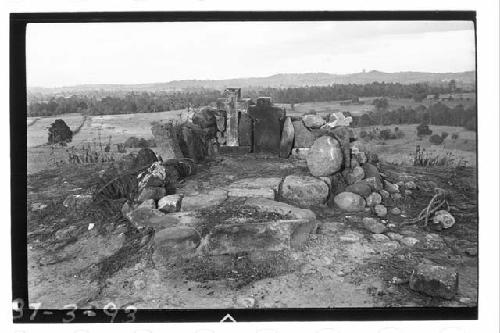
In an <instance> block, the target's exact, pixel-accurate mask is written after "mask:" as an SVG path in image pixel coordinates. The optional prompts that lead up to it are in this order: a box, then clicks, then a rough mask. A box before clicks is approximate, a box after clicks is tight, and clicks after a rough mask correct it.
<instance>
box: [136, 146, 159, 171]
mask: <svg viewBox="0 0 500 333" xmlns="http://www.w3.org/2000/svg"><path fill="white" fill-rule="evenodd" d="M157 161H158V157H156V154H155V152H154V151H152V150H151V149H149V148H141V150H139V152H138V153H137V156H136V158H135V161H134V164H135V165H134V166H135V167H136V168H142V167H147V166H150V165H151V164H153V163H154V162H157Z"/></svg>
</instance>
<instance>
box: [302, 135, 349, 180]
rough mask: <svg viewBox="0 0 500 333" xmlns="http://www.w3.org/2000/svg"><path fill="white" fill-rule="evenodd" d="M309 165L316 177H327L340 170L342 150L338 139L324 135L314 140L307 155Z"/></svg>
mask: <svg viewBox="0 0 500 333" xmlns="http://www.w3.org/2000/svg"><path fill="white" fill-rule="evenodd" d="M306 162H307V167H308V168H309V171H310V172H311V174H312V175H313V176H315V177H327V176H330V175H332V174H333V173H335V172H337V171H339V170H340V168H341V166H342V150H341V149H340V144H339V143H338V141H337V140H335V139H334V138H332V137H329V136H322V137H320V138H318V139H317V140H316V141H314V144H313V145H312V147H311V149H310V150H309V154H307V157H306Z"/></svg>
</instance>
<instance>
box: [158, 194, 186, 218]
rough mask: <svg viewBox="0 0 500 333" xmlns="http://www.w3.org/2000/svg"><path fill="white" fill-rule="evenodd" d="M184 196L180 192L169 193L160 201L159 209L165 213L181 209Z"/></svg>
mask: <svg viewBox="0 0 500 333" xmlns="http://www.w3.org/2000/svg"><path fill="white" fill-rule="evenodd" d="M181 200H182V196H181V195H179V194H172V195H167V196H164V197H163V198H161V199H160V200H159V201H158V209H159V210H161V211H162V212H165V213H175V212H178V211H179V210H180V209H181Z"/></svg>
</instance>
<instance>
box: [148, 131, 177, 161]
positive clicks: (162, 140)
mask: <svg viewBox="0 0 500 333" xmlns="http://www.w3.org/2000/svg"><path fill="white" fill-rule="evenodd" d="M151 132H152V133H153V136H154V137H155V142H156V146H157V147H158V149H157V152H158V154H159V155H160V156H161V158H162V159H163V160H164V161H165V160H168V159H181V158H184V155H183V154H182V151H181V148H180V146H179V142H178V141H177V133H176V131H175V128H174V126H173V124H172V123H171V122H168V123H159V122H158V123H154V124H153V126H152V127H151Z"/></svg>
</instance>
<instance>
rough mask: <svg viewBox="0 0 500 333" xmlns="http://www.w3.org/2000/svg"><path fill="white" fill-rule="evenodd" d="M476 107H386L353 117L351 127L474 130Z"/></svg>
mask: <svg viewBox="0 0 500 333" xmlns="http://www.w3.org/2000/svg"><path fill="white" fill-rule="evenodd" d="M374 104H375V105H380V104H382V105H385V103H383V102H377V101H376V100H375V101H374ZM476 114H477V112H476V107H475V106H470V107H467V108H465V107H464V106H463V105H461V104H459V105H456V106H455V107H453V108H450V107H449V106H447V105H446V104H444V103H441V102H438V103H434V104H431V105H429V107H425V106H424V105H419V106H417V107H416V108H411V107H403V106H401V107H399V108H397V109H393V110H390V109H388V108H387V107H382V108H376V109H375V111H372V112H367V113H364V114H363V115H361V116H353V122H352V124H353V126H355V127H364V126H372V125H397V124H429V125H443V126H458V127H465V128H466V129H468V130H473V131H475V130H476Z"/></svg>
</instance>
